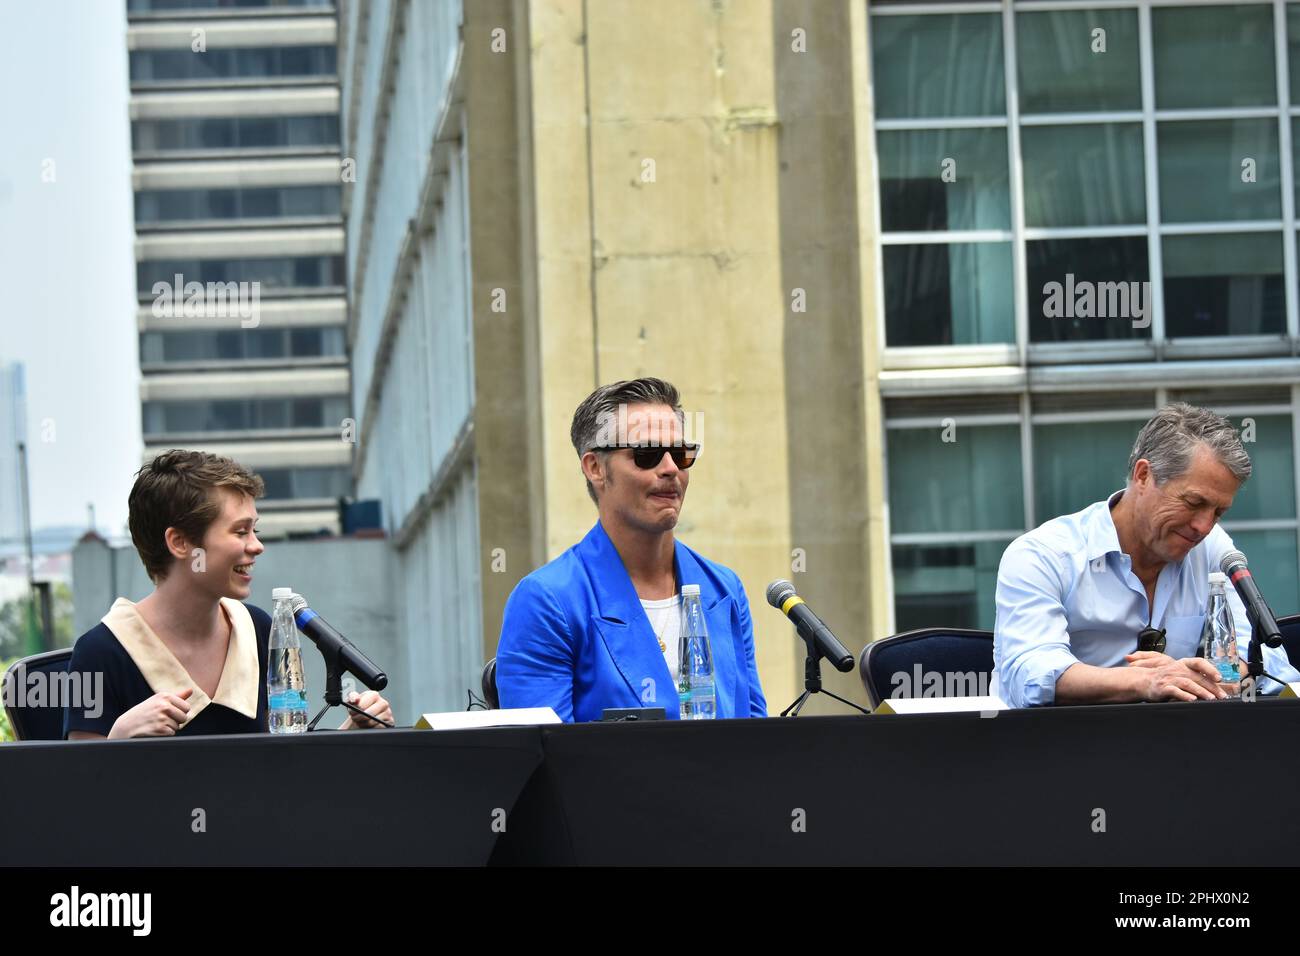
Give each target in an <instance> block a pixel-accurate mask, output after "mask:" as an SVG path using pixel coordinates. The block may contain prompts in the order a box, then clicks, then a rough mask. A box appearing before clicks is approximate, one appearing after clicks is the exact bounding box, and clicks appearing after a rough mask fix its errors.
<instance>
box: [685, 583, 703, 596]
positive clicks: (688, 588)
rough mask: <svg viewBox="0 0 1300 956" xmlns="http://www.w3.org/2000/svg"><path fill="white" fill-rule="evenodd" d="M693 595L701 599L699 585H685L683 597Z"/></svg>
mask: <svg viewBox="0 0 1300 956" xmlns="http://www.w3.org/2000/svg"><path fill="white" fill-rule="evenodd" d="M691 594H694V595H695V596H696V597H699V594H700V586H699V585H698V584H683V585H682V597H686V596H688V595H691Z"/></svg>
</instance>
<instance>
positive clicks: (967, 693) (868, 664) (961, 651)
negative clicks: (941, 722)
mask: <svg viewBox="0 0 1300 956" xmlns="http://www.w3.org/2000/svg"><path fill="white" fill-rule="evenodd" d="M918 665H919V667H918ZM858 671H859V673H860V674H861V675H862V685H863V686H864V687H865V688H866V690H867V697H868V699H869V700H870V701H871V707H872V709H873V710H874V709H875V708H876V707H878V706H880V702H881V701H882V700H884V699H886V698H888V697H948V696H954V697H973V696H976V695H981V694H988V693H990V690H989V688H990V687H992V684H993V681H992V674H993V632H992V631H972V630H966V629H963V628H957V627H927V628H922V629H921V630H919V631H907V632H905V633H903V634H895V635H894V636H893V637H885V638H881V639H880V640H878V641H872V642H871V643H870V644H868V645H867V646H866V647H864V648H863V649H862V658H861V660H860V661H859V663H858ZM927 675H938V677H937V680H936V679H933V678H932V679H929V680H927V679H926V678H927ZM918 683H919V684H920V686H917V684H918ZM936 684H937V686H936ZM927 691H929V692H928V693H927Z"/></svg>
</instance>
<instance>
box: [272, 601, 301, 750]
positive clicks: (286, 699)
mask: <svg viewBox="0 0 1300 956" xmlns="http://www.w3.org/2000/svg"><path fill="white" fill-rule="evenodd" d="M292 596H293V589H292V588H276V589H275V590H273V591H272V592H271V599H272V600H273V601H274V602H275V607H274V610H273V612H272V615H271V645H270V652H269V653H268V654H267V661H266V705H267V723H268V725H269V728H270V731H271V733H273V734H300V733H302V732H303V731H305V730H306V729H307V675H306V674H305V673H304V671H303V669H302V644H301V643H300V642H299V640H298V629H297V628H296V627H295V626H294V623H293V608H292V606H291V603H290V598H291V597H292Z"/></svg>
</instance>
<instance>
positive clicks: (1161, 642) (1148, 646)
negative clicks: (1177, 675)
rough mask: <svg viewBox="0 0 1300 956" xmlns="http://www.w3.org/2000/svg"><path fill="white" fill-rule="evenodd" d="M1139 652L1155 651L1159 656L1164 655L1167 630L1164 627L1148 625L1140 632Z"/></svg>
mask: <svg viewBox="0 0 1300 956" xmlns="http://www.w3.org/2000/svg"><path fill="white" fill-rule="evenodd" d="M1138 650H1139V651H1155V652H1156V653H1157V654H1163V653H1164V652H1165V629H1164V628H1163V627H1152V626H1151V625H1150V624H1148V625H1147V626H1146V627H1144V628H1142V630H1140V631H1138Z"/></svg>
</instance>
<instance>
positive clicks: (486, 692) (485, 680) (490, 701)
mask: <svg viewBox="0 0 1300 956" xmlns="http://www.w3.org/2000/svg"><path fill="white" fill-rule="evenodd" d="M479 683H480V684H482V685H483V700H484V701H486V702H487V705H488V710H500V709H501V698H500V697H498V696H497V659H496V658H495V657H492V658H489V659H488V662H487V663H486V664H484V665H483V673H482V674H481V675H480V676H479Z"/></svg>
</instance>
